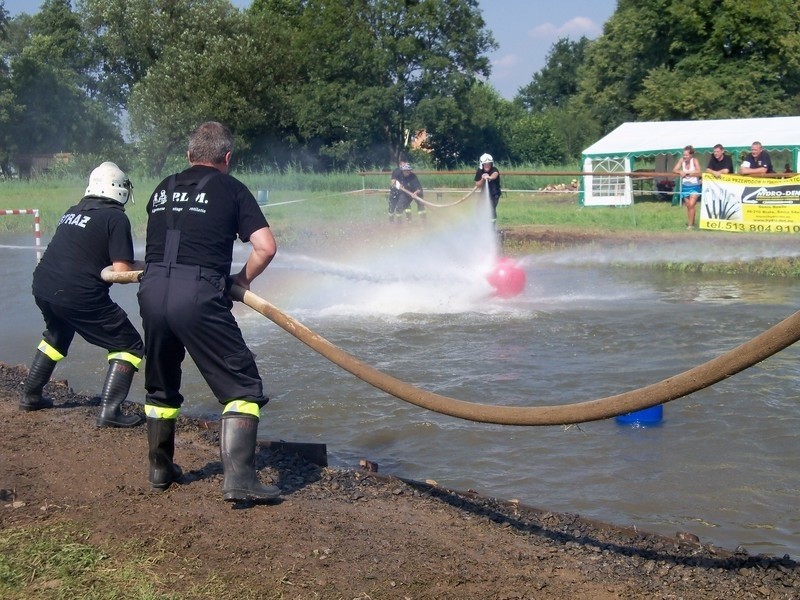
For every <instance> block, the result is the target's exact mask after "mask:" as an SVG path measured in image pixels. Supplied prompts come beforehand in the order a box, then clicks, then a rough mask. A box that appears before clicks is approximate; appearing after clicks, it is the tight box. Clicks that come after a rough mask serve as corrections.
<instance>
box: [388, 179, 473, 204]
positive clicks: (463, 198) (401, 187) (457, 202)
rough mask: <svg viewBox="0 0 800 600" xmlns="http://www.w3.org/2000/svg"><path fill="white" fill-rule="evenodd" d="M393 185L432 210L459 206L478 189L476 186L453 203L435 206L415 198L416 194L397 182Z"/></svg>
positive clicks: (422, 199)
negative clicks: (432, 208)
mask: <svg viewBox="0 0 800 600" xmlns="http://www.w3.org/2000/svg"><path fill="white" fill-rule="evenodd" d="M395 185H396V186H397V189H398V190H400V191H401V192H405V193H406V194H408V195H409V196H411V198H413V199H414V200H417V201H418V202H421V203H422V204H424V205H425V206H432V207H434V208H448V207H450V206H455V205H456V204H461V203H462V202H463V201H464V200H466V199H467V198H469V197H470V196H472V194H474V193H475V191H476V190H477V189H478V186H477V185H476V186H475V187H474V188H472V189H471V190H470V191H469V192H467V194H466V195H465V196H463V197H461V198H460V199H458V200H456V201H455V202H449V203H447V204H436V203H434V202H428V201H427V200H425V198H421V197H419V196H417V193H416V192H411V191H409V190H408V189H406V188H405V187H404V186H403V184H402V183H400V182H399V181H398V182H396V183H395Z"/></svg>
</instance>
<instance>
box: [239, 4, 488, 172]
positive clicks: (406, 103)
mask: <svg viewBox="0 0 800 600" xmlns="http://www.w3.org/2000/svg"><path fill="white" fill-rule="evenodd" d="M256 7H258V9H259V10H262V11H269V10H271V9H274V10H275V13H270V14H278V15H279V16H280V17H281V18H282V19H283V21H284V26H286V27H289V28H291V29H292V30H293V32H292V36H291V42H290V43H291V56H292V60H291V61H289V64H288V65H285V66H286V67H287V68H289V69H290V70H293V71H294V73H295V76H294V81H292V82H289V84H288V85H287V94H288V98H289V102H290V104H291V108H292V117H293V122H294V124H295V136H296V140H297V141H298V142H299V143H300V145H301V146H304V147H310V148H311V149H314V150H315V151H316V153H317V154H318V155H319V156H320V157H322V158H325V159H327V160H326V164H325V166H327V167H333V168H342V167H344V166H348V165H364V166H368V165H385V164H387V163H390V164H393V163H396V161H397V160H398V159H399V157H400V156H401V155H403V154H405V153H406V152H407V151H408V145H409V142H410V140H411V138H412V135H413V134H414V132H416V131H418V130H421V129H426V130H429V129H430V128H431V127H432V126H435V123H432V122H431V121H430V120H429V118H428V117H429V116H430V115H431V114H435V113H436V112H437V111H442V110H446V111H447V112H448V113H449V114H453V113H457V114H458V116H459V118H463V117H464V116H465V115H464V113H463V105H461V104H460V103H459V101H458V99H459V98H460V97H461V96H463V94H465V93H466V92H467V91H468V90H469V89H470V87H471V86H472V84H473V82H474V81H475V80H476V78H477V77H478V76H485V75H487V74H488V60H487V58H486V57H485V56H483V53H484V52H486V51H487V50H488V49H491V48H492V47H494V41H493V40H492V38H491V36H489V35H488V34H487V33H486V32H485V29H484V23H483V19H482V17H481V15H480V12H479V10H478V7H477V2H476V1H475V0H462V1H459V2H454V1H442V0H422V1H420V2H413V3H412V2H406V1H405V0H359V1H356V2H345V1H343V0H310V1H308V2H304V3H302V5H300V6H295V7H293V8H292V9H287V8H286V3H285V2H278V3H274V2H260V3H257V4H255V5H254V7H253V9H252V10H253V11H255V10H256ZM265 16H266V15H265Z"/></svg>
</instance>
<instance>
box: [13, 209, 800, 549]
mask: <svg viewBox="0 0 800 600" xmlns="http://www.w3.org/2000/svg"><path fill="white" fill-rule="evenodd" d="M464 204H465V205H468V206H463V207H460V208H459V207H455V208H454V209H453V210H448V211H445V210H443V209H442V210H439V211H434V210H431V211H429V212H430V213H431V214H430V216H429V218H428V221H427V222H426V223H425V224H422V223H421V222H419V220H418V219H416V218H415V219H414V221H413V222H412V223H411V224H402V225H397V224H393V225H390V224H389V223H383V222H379V223H374V224H373V225H372V226H371V227H364V226H363V224H360V225H358V226H354V227H353V228H352V230H350V231H337V232H335V233H331V234H330V235H327V234H326V233H324V232H322V233H321V232H320V231H319V230H318V229H315V230H314V231H313V232H309V235H308V236H307V237H306V238H303V239H294V240H293V241H292V242H291V243H286V244H283V243H281V240H280V239H279V243H281V247H280V249H279V253H278V256H277V257H276V259H275V261H274V262H273V264H272V265H271V266H270V267H269V269H268V270H267V271H266V272H265V273H264V274H263V275H262V276H261V277H260V278H259V279H258V280H257V281H256V283H255V284H254V286H253V291H254V292H255V293H256V294H258V295H260V296H262V297H264V298H265V299H267V300H269V301H270V302H271V303H273V304H275V305H276V306H277V307H278V308H280V309H281V310H283V311H285V312H287V313H288V314H290V315H291V316H293V317H295V318H296V319H298V320H300V321H301V322H302V323H303V324H305V325H306V326H307V327H309V328H310V329H312V330H313V331H315V332H316V333H318V334H320V335H321V336H323V337H325V338H326V339H327V340H329V341H331V342H332V343H333V344H336V345H337V346H340V347H341V348H343V349H344V350H346V351H347V352H349V353H351V354H353V355H355V356H356V357H358V358H360V359H361V360H363V361H364V362H366V363H368V364H370V365H372V366H373V367H376V368H378V369H380V370H382V371H384V372H386V373H388V374H390V375H393V376H395V377H397V378H399V379H401V380H404V381H406V382H409V383H411V384H413V385H416V386H418V387H420V388H424V389H426V390H429V391H432V392H436V393H439V394H443V395H446V396H451V397H454V398H458V399H461V400H467V401H473V402H481V403H485V404H498V405H500V404H506V405H520V406H538V405H550V404H565V403H572V402H579V401H584V400H591V399H595V398H600V397H604V396H609V395H613V394H617V393H621V392H624V391H628V390H631V389H635V388H638V387H641V386H644V385H648V384H651V383H655V382H657V381H660V380H662V379H664V378H666V377H669V376H671V375H674V374H676V373H679V372H682V371H685V370H686V369H688V368H691V367H693V366H696V365H698V364H700V363H702V362H705V361H707V360H710V359H712V358H714V357H716V356H718V355H719V354H721V353H723V352H725V351H727V350H729V349H731V348H733V347H735V346H737V345H739V344H741V343H743V342H745V341H747V340H749V339H750V338H752V337H753V336H755V335H757V334H759V333H761V332H763V331H764V330H766V329H767V328H769V327H771V326H772V325H774V324H775V323H777V322H778V321H780V320H782V319H784V318H786V317H787V316H790V315H791V314H793V313H794V312H795V311H796V310H797V308H798V306H797V298H798V297H800V282H798V281H797V280H795V279H789V280H786V279H770V278H761V277H746V276H735V277H734V276H722V275H707V274H706V275H703V274H680V273H671V272H666V271H664V270H661V269H658V268H654V267H653V264H654V263H659V262H663V261H665V260H674V261H682V260H696V259H699V260H706V261H710V260H739V261H747V260H753V259H756V258H759V257H763V256H797V255H798V244H797V241H796V239H793V238H787V239H781V238H776V237H773V236H767V237H745V236H740V235H735V234H730V235H726V234H718V233H708V234H688V235H687V238H686V241H683V240H679V241H677V242H663V241H661V242H659V241H654V242H647V241H638V242H636V243H630V244H623V245H619V244H617V245H602V244H593V245H590V246H585V247H581V248H576V249H570V250H563V251H557V252H550V253H543V254H537V255H532V256H525V257H520V258H518V264H519V265H520V266H521V267H522V268H523V269H524V270H525V273H526V276H527V285H526V288H525V290H524V292H523V293H522V294H521V295H519V296H517V297H515V298H512V299H509V300H502V299H498V298H493V297H492V296H491V287H490V286H489V285H488V284H487V283H486V280H485V275H486V272H487V270H488V269H489V268H490V265H491V264H492V262H493V261H494V260H495V258H496V255H497V247H496V246H497V245H496V240H495V236H494V233H493V232H492V231H491V228H490V227H489V226H488V225H487V223H488V218H487V213H486V210H485V207H484V206H483V204H481V203H477V204H475V203H472V204H471V205H470V203H464ZM267 210H268V217H269V207H268V209H267ZM297 210H298V215H297V218H298V219H302V212H301V211H302V209H301V208H300V207H299V206H298V209H297ZM415 217H416V215H415ZM32 242H33V240H32V238H30V236H23V235H17V234H0V263H1V264H2V268H3V273H4V274H5V283H6V285H4V286H3V288H2V290H0V302H2V304H3V306H4V310H3V312H2V316H1V317H0V319H2V322H1V323H0V327H2V331H3V334H2V336H3V343H2V345H1V346H0V360H2V361H3V362H6V363H11V364H17V363H24V364H27V363H28V362H29V360H30V358H31V356H32V354H33V351H34V348H35V346H36V344H37V343H38V341H39V340H40V339H41V338H40V336H41V330H42V328H43V324H42V320H41V316H40V315H39V313H38V311H37V309H36V307H35V305H34V303H33V299H32V297H31V296H30V275H31V271H32V269H33V267H34V266H35V253H34V251H33V243H32ZM44 242H45V243H46V240H44ZM141 245H142V241H141V240H138V241H137V246H138V248H137V256H142V255H143V251H142V249H141ZM239 246H240V247H239V248H237V254H236V258H237V260H238V261H240V262H241V261H243V260H244V258H245V256H246V254H245V251H246V247H243V246H241V245H239ZM135 293H136V286H134V285H128V286H123V285H115V286H114V287H113V288H112V296H113V297H114V298H115V299H116V300H117V301H118V302H119V303H120V304H121V305H122V306H123V307H125V308H126V310H127V311H128V312H129V314H130V316H131V317H132V320H133V321H134V323H135V324H136V325H137V327H140V321H139V318H138V308H137V305H136V297H135ZM235 311H236V315H237V318H238V319H239V322H240V325H241V327H242V329H243V331H244V333H245V336H246V338H247V340H248V343H249V344H250V346H251V348H252V349H253V351H254V352H255V353H256V354H257V356H258V364H259V367H260V370H261V374H262V376H263V378H264V380H265V383H266V386H267V389H268V391H269V394H270V397H271V398H272V400H271V402H270V404H269V405H268V406H267V408H266V409H265V410H264V411H263V415H262V416H263V418H262V423H261V430H260V435H261V437H263V438H264V439H272V440H286V441H297V442H318V443H325V444H327V447H328V453H329V461H330V463H331V465H332V466H344V467H355V466H357V465H358V462H359V459H361V458H366V459H369V460H372V461H374V462H377V463H378V464H379V465H380V470H381V472H383V473H387V474H395V475H398V476H403V477H409V478H413V479H419V480H425V479H433V480H435V481H437V482H438V483H439V484H441V485H443V486H446V487H451V488H455V489H460V490H466V489H472V490H475V491H476V492H478V493H481V494H484V495H489V496H496V497H499V498H503V499H518V500H519V501H520V502H522V503H524V504H528V505H531V506H536V507H540V508H544V509H549V510H556V511H566V512H574V513H579V514H581V515H583V516H586V517H590V518H595V519H600V520H604V521H608V522H613V523H617V524H620V525H627V526H635V527H637V528H640V529H644V530H649V531H655V532H660V533H664V534H667V535H674V534H675V533H676V532H677V531H688V532H691V533H694V534H696V535H698V536H699V537H700V538H701V540H702V541H704V542H712V543H715V544H718V545H720V546H723V547H726V548H735V547H736V546H737V545H739V544H742V545H744V546H745V547H746V548H747V549H748V550H749V551H750V552H751V553H755V552H764V553H768V554H774V555H783V554H786V553H788V554H791V555H792V556H793V557H794V558H797V555H798V554H800V511H798V510H797V505H798V497H799V496H800V441H799V438H798V435H797V431H798V428H800V404H799V403H798V381H800V367H799V366H798V355H799V354H800V348H798V346H797V345H795V346H792V347H790V348H788V349H786V350H784V351H782V352H780V353H779V354H777V355H775V356H773V357H771V358H769V359H767V360H766V361H764V362H762V363H761V364H759V365H757V366H755V367H753V368H751V369H748V370H747V371H744V372H743V373H740V374H738V375H736V376H734V377H731V378H729V379H727V380H725V381H723V382H721V383H718V384H716V385H715V386H713V387H711V388H708V389H705V390H702V391H700V392H697V393H695V394H693V395H691V396H688V397H686V398H682V399H679V400H675V401H673V402H670V403H668V404H666V405H665V406H664V413H663V414H664V416H663V420H662V421H661V423H660V424H659V425H658V426H655V427H632V426H630V425H621V424H619V423H618V422H617V421H616V420H614V419H610V420H606V421H600V422H594V423H587V424H581V425H579V426H570V427H538V428H535V427H511V426H499V425H486V424H480V423H474V422H467V421H461V420H458V419H454V418H452V417H447V416H443V415H439V414H435V413H432V412H430V411H426V410H423V409H420V408H417V407H415V406H412V405H410V404H407V403H405V402H403V401H401V400H398V399H396V398H394V397H392V396H388V395H386V394H385V393H383V392H381V391H379V390H377V389H375V388H372V387H371V386H369V385H367V384H366V383H364V382H362V381H360V380H358V379H357V378H355V377H354V376H352V375H350V374H349V373H347V372H345V371H343V370H341V369H340V368H338V367H337V366H335V365H334V364H332V363H330V362H328V361H327V360H326V359H325V358H323V357H321V356H320V355H318V354H316V353H315V352H314V351H312V350H311V349H309V348H308V347H306V346H305V345H304V344H302V343H301V342H299V341H298V340H296V339H295V338H294V337H292V336H290V335H289V334H287V333H286V332H284V331H283V330H282V329H280V328H278V327H277V326H276V325H274V324H272V323H271V322H270V321H268V320H266V319H265V318H264V317H262V316H261V315H259V314H257V313H255V312H254V311H252V310H250V309H249V308H247V307H246V306H243V305H237V306H236V308H235ZM103 360H104V351H103V350H101V349H99V348H95V347H93V346H89V345H88V344H86V343H85V342H83V340H76V342H75V343H74V345H73V348H72V350H71V352H70V355H69V357H68V358H67V359H66V360H64V361H63V362H62V363H61V364H60V365H59V367H58V369H57V371H56V375H55V376H56V377H57V378H59V379H64V378H66V379H68V380H69V382H70V385H71V386H72V387H73V388H75V389H76V390H77V391H81V392H87V393H95V392H97V391H98V390H99V387H100V385H101V384H102V377H103V374H104V373H105V365H104V364H103ZM185 366H186V368H185V377H184V381H185V386H184V393H185V395H186V398H187V402H186V405H185V407H184V412H185V414H189V415H196V416H200V415H204V416H208V415H217V414H218V413H219V405H218V404H217V403H216V401H215V400H214V399H213V398H212V397H211V395H210V393H209V391H208V389H207V387H206V386H205V384H204V383H203V381H202V379H201V378H200V376H199V375H198V373H197V371H196V369H195V368H194V366H193V365H192V364H191V361H189V360H187V362H186V365H185ZM142 381H143V378H142V376H141V375H139V376H137V379H136V380H134V388H133V391H132V393H131V397H130V399H131V400H134V401H137V402H142V400H143V388H142V387H141V385H142ZM143 435H144V431H143Z"/></svg>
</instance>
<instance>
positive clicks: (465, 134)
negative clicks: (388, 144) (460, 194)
mask: <svg viewBox="0 0 800 600" xmlns="http://www.w3.org/2000/svg"><path fill="white" fill-rule="evenodd" d="M417 111H418V113H419V117H420V119H421V120H422V121H423V122H425V123H428V125H427V126H426V129H425V132H426V134H427V138H426V141H425V142H424V148H425V149H427V150H429V151H430V152H431V154H432V155H433V158H434V162H435V164H436V166H437V167H438V168H448V169H452V168H456V167H458V166H459V165H463V164H464V163H467V164H469V165H475V166H477V164H478V158H479V157H480V155H481V154H483V153H485V152H490V153H491V154H492V156H493V157H494V158H495V160H497V161H508V160H509V159H511V158H512V157H511V155H510V152H509V146H508V137H509V132H510V131H511V123H512V122H513V121H514V120H515V119H517V118H519V117H520V116H522V115H523V114H524V113H523V111H522V110H521V109H519V108H515V107H514V106H513V105H512V103H511V102H509V101H508V100H504V99H503V98H502V97H500V94H498V93H497V91H496V90H495V89H494V88H492V87H491V86H489V85H487V84H485V83H479V82H478V83H475V84H474V85H473V86H472V87H471V88H470V89H469V90H468V91H467V93H465V94H462V95H459V96H457V97H445V98H431V99H425V100H423V101H422V102H420V104H419V106H418V108H417Z"/></svg>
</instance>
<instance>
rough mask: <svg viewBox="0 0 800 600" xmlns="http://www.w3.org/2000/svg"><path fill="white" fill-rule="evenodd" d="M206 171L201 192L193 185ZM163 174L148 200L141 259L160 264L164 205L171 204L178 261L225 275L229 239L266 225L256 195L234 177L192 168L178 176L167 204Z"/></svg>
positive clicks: (243, 236)
mask: <svg viewBox="0 0 800 600" xmlns="http://www.w3.org/2000/svg"><path fill="white" fill-rule="evenodd" d="M208 174H214V176H213V177H212V178H211V179H209V180H208V181H207V183H206V184H205V185H204V187H203V189H202V190H200V194H199V195H198V194H196V193H195V188H196V186H197V184H198V183H199V182H200V180H201V179H202V178H203V177H205V176H206V175H208ZM169 180H170V178H169V177H168V178H167V179H165V180H164V181H162V182H161V183H160V184H158V186H157V187H156V189H155V191H154V192H153V194H152V195H151V196H150V201H149V202H148V203H147V214H148V215H149V217H148V219H147V249H146V252H145V261H147V262H162V261H163V260H164V244H165V241H166V232H167V215H166V211H167V207H168V204H171V207H172V215H173V219H174V224H173V227H174V228H176V229H180V231H181V241H180V247H179V249H178V263H180V264H184V265H199V266H201V267H207V268H209V269H214V270H216V271H218V272H219V273H222V274H225V275H227V274H229V273H230V270H231V261H232V255H233V242H234V241H235V240H236V237H237V235H238V237H239V239H241V240H242V241H243V242H246V241H248V240H249V239H250V235H251V234H253V233H254V232H255V231H258V230H259V229H261V228H263V227H269V224H268V223H267V219H266V218H265V217H264V214H263V213H262V212H261V209H260V208H259V206H258V202H256V199H255V197H254V196H253V194H252V193H251V192H250V190H248V189H247V187H246V186H245V185H244V184H243V183H242V182H241V181H239V180H238V179H235V178H234V177H231V176H230V175H227V174H225V173H221V172H219V171H217V170H216V169H214V168H212V167H205V166H193V167H190V168H188V169H186V170H185V171H182V172H180V173H178V174H177V176H176V179H175V182H176V185H175V192H174V195H173V201H172V202H171V203H167V186H168V185H169Z"/></svg>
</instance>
